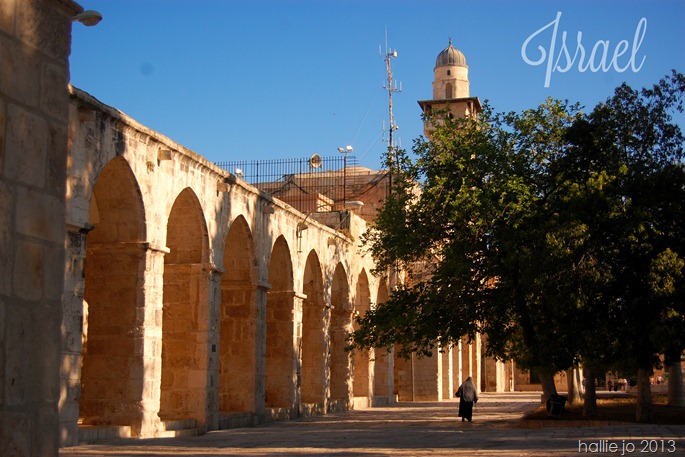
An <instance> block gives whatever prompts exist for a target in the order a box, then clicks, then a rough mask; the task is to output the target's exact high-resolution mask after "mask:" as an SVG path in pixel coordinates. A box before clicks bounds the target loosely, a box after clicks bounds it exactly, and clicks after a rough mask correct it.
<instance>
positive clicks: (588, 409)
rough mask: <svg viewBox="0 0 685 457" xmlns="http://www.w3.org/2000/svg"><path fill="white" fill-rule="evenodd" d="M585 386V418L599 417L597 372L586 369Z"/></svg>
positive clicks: (584, 373) (584, 375)
mask: <svg viewBox="0 0 685 457" xmlns="http://www.w3.org/2000/svg"><path fill="white" fill-rule="evenodd" d="M583 384H584V385H585V400H584V401H583V416H588V417H592V416H596V415H597V390H596V389H595V370H593V369H591V368H588V367H585V369H584V370H583Z"/></svg>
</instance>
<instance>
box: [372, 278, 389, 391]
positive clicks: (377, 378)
mask: <svg viewBox="0 0 685 457" xmlns="http://www.w3.org/2000/svg"><path fill="white" fill-rule="evenodd" d="M387 300H388V285H387V283H386V281H385V280H384V279H383V280H381V283H380V285H379V286H378V294H377V295H376V306H380V305H381V304H382V303H385V302H386V301H387ZM391 357H392V353H389V352H388V351H387V350H386V349H385V348H377V349H374V359H375V362H374V377H373V394H374V396H376V397H388V396H390V393H391V390H390V386H391V382H390V381H391V378H390V358H391Z"/></svg>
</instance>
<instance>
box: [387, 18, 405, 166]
mask: <svg viewBox="0 0 685 457" xmlns="http://www.w3.org/2000/svg"><path fill="white" fill-rule="evenodd" d="M393 57H397V51H396V50H394V49H389V48H388V31H387V30H386V31H385V59H384V60H385V68H386V71H387V74H388V82H387V84H386V85H385V86H384V87H383V88H384V89H386V90H387V91H388V115H389V118H390V120H389V125H388V166H389V168H390V169H392V167H393V166H395V165H396V161H397V158H396V156H395V143H394V138H393V136H394V135H393V134H394V132H395V130H397V128H398V127H397V125H396V124H395V116H394V115H393V112H392V94H393V92H401V91H402V88H401V87H400V88H399V89H398V88H397V83H396V82H395V80H394V79H393V76H392V66H391V63H390V61H391V60H392V58H393Z"/></svg>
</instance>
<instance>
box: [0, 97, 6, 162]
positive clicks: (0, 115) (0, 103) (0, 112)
mask: <svg viewBox="0 0 685 457" xmlns="http://www.w3.org/2000/svg"><path fill="white" fill-rule="evenodd" d="M5 105H6V104H5V100H4V99H2V98H0V175H2V174H3V171H2V170H3V165H2V164H3V158H4V156H5V153H4V151H5V119H6V118H7V114H6V113H5V110H6V107H5Z"/></svg>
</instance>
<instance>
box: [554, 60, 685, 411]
mask: <svg viewBox="0 0 685 457" xmlns="http://www.w3.org/2000/svg"><path fill="white" fill-rule="evenodd" d="M684 90H685V78H684V77H683V75H681V74H678V73H676V72H673V74H672V75H671V76H669V77H666V78H664V79H663V80H661V81H660V82H659V83H658V84H656V85H655V86H654V87H653V88H650V89H642V90H641V91H637V90H634V89H632V88H630V87H628V86H627V85H625V84H624V85H621V86H620V87H618V88H617V89H616V91H615V93H614V96H613V97H611V98H610V99H608V100H607V101H606V102H605V103H601V104H599V105H598V106H597V107H596V108H595V109H594V110H593V111H592V113H591V114H590V115H589V116H587V117H586V118H579V119H578V120H577V121H576V122H575V123H574V125H573V126H572V128H570V129H569V134H568V138H569V141H570V142H571V144H572V147H570V148H569V149H568V153H567V155H566V156H565V157H564V158H563V160H561V161H560V163H559V168H560V169H562V170H564V171H563V172H562V173H561V175H562V176H563V178H562V179H563V180H564V181H565V182H570V183H573V192H568V193H569V199H570V201H572V203H571V204H570V206H569V208H572V210H571V211H572V212H573V214H572V216H571V217H572V218H575V219H576V220H577V221H578V222H579V223H581V224H583V225H585V226H586V227H587V232H588V234H589V236H588V238H587V240H586V241H585V242H584V243H583V248H582V252H583V255H584V256H585V257H586V258H587V259H588V260H589V261H588V262H587V263H586V264H585V268H584V269H583V271H582V281H581V287H580V288H579V294H578V296H579V299H580V302H581V305H582V307H583V308H584V309H585V310H586V312H587V313H588V316H593V315H594V316H596V317H597V320H596V321H595V325H594V326H592V327H590V328H588V329H587V331H585V332H584V337H583V338H581V343H582V347H581V348H580V352H581V354H582V355H583V356H584V360H585V361H586V362H587V364H588V365H589V366H590V367H596V366H601V365H603V366H613V367H615V368H618V369H620V370H622V371H624V372H634V373H636V374H637V380H638V389H637V390H638V403H637V404H638V406H637V411H636V416H637V419H638V420H639V421H649V420H650V419H651V390H650V387H649V376H650V374H651V373H652V370H653V368H654V367H655V366H658V365H659V363H660V361H659V354H665V355H666V359H667V363H668V362H673V361H674V360H676V359H677V360H679V359H680V355H681V353H682V351H683V349H685V341H684V339H685V326H684V324H685V309H684V308H683V304H684V303H685V301H684V300H683V258H684V256H685V251H684V250H683V236H684V235H685V234H684V233H683V221H685V217H684V216H685V214H684V212H683V202H684V201H685V177H684V170H683V136H682V133H681V130H680V128H679V127H678V125H677V124H676V123H674V122H673V120H672V115H673V113H675V112H678V111H679V112H682V95H683V91H684ZM681 391H682V388H681ZM680 395H681V396H682V393H681V394H680Z"/></svg>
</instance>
